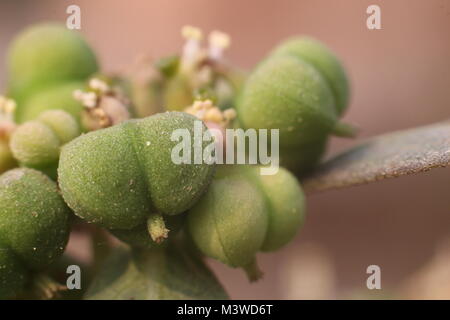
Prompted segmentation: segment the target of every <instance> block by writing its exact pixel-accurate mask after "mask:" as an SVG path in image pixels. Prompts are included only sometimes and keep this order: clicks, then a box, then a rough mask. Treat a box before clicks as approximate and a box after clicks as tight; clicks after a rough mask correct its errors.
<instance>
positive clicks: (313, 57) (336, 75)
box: [271, 37, 350, 115]
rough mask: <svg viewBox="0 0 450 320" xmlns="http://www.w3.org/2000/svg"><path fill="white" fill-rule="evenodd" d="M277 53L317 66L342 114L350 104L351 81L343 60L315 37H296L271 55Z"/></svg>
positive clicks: (284, 43)
mask: <svg viewBox="0 0 450 320" xmlns="http://www.w3.org/2000/svg"><path fill="white" fill-rule="evenodd" d="M277 55H282V56H284V55H292V56H294V57H297V58H300V59H301V60H303V61H305V62H307V63H309V64H311V65H312V66H313V67H314V68H316V69H317V70H318V71H319V72H320V73H321V75H322V76H323V77H324V79H325V80H326V81H327V83H328V85H329V86H330V88H331V90H332V91H333V94H334V97H335V100H336V108H337V111H338V114H339V115H342V113H343V112H344V111H345V109H346V108H347V106H348V101H349V95H350V94H349V91H350V88H349V82H348V79H347V75H346V74H345V70H344V68H343V67H342V64H341V62H340V61H339V60H338V59H337V58H336V55H335V54H334V53H333V52H332V51H331V50H330V49H329V48H327V47H326V46H325V45H324V44H322V43H321V42H319V41H317V40H315V39H313V38H309V37H296V38H292V39H289V40H287V41H284V42H283V43H281V44H280V45H279V46H278V47H277V48H275V50H274V51H273V52H272V53H271V56H277Z"/></svg>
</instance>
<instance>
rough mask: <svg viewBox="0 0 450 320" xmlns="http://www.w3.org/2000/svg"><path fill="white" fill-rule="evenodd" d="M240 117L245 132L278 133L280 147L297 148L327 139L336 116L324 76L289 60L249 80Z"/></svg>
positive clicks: (266, 65)
mask: <svg viewBox="0 0 450 320" xmlns="http://www.w3.org/2000/svg"><path fill="white" fill-rule="evenodd" d="M237 112H238V117H239V121H240V123H241V125H243V126H244V127H245V128H254V129H279V130H280V147H281V148H283V147H295V146H297V145H301V144H305V143H308V142H311V141H314V140H317V139H319V138H320V137H324V136H327V135H328V134H329V133H330V132H331V131H332V129H333V128H334V126H335V124H336V121H337V115H336V110H335V103H334V98H333V95H332V93H331V90H330V88H329V87H328V85H327V83H326V82H325V81H324V79H323V78H322V76H321V75H320V74H319V73H318V72H317V71H316V70H315V69H314V68H313V67H311V66H310V65H309V64H307V63H305V62H303V61H301V60H299V59H296V58H294V57H290V56H276V57H272V58H269V59H268V60H266V61H265V62H263V63H262V64H261V65H260V66H259V67H258V68H257V69H256V70H255V71H254V72H253V73H252V74H251V75H250V77H249V78H248V80H247V82H246V84H245V87H244V89H243V92H242V95H241V97H240V101H239V104H238V106H237Z"/></svg>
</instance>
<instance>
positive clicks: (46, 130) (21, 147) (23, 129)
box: [10, 110, 80, 177]
mask: <svg viewBox="0 0 450 320" xmlns="http://www.w3.org/2000/svg"><path fill="white" fill-rule="evenodd" d="M79 135H80V128H79V126H78V123H77V121H76V120H75V118H74V117H72V116H71V115H70V114H68V113H67V112H64V111H61V110H49V111H45V112H44V113H42V114H41V115H40V116H39V117H38V118H37V119H36V120H32V121H28V122H25V123H24V124H22V125H20V126H19V127H17V129H16V130H14V132H13V134H12V135H11V139H10V147H11V151H12V153H13V155H14V157H15V158H16V159H17V160H18V161H19V163H20V164H21V165H23V166H26V167H30V168H35V169H39V170H43V171H45V172H47V173H48V174H49V175H50V176H51V177H55V176H56V168H57V165H58V160H59V153H60V149H61V146H62V145H64V144H66V143H67V142H69V141H70V140H72V139H74V138H76V137H77V136H79Z"/></svg>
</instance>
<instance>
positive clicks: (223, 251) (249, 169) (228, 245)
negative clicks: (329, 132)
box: [187, 165, 305, 280]
mask: <svg viewBox="0 0 450 320" xmlns="http://www.w3.org/2000/svg"><path fill="white" fill-rule="evenodd" d="M259 169H260V167H259V166H238V165H235V166H221V167H220V168H219V170H218V172H217V175H216V177H215V179H214V180H213V183H212V184H211V186H210V188H209V189H208V191H207V193H206V194H205V195H204V196H203V197H202V198H201V200H200V201H199V202H197V204H195V206H194V207H193V208H191V209H190V210H189V212H188V221H187V224H188V230H189V233H190V235H191V236H192V239H193V240H194V242H195V244H196V245H197V247H198V248H199V249H200V251H201V252H202V253H203V254H205V255H206V256H209V257H212V258H215V259H217V260H219V261H221V262H223V263H225V264H227V265H230V266H232V267H242V268H244V269H245V270H246V271H247V273H248V275H249V278H250V279H251V280H255V279H256V278H257V276H258V275H257V274H255V270H253V268H254V267H255V266H254V262H255V255H256V253H257V252H258V251H274V250H277V249H279V248H280V247H282V246H283V245H285V244H286V243H288V242H289V241H290V240H292V238H293V237H294V236H295V234H296V232H297V230H298V228H299V227H300V225H301V224H302V222H303V216H304V212H305V207H304V203H305V199H304V195H303V192H302V190H301V188H300V186H299V184H298V182H297V180H296V179H295V177H293V176H292V175H291V174H290V173H289V172H288V171H286V170H284V169H282V168H280V169H279V171H278V173H276V174H275V175H271V176H262V175H260V171H259Z"/></svg>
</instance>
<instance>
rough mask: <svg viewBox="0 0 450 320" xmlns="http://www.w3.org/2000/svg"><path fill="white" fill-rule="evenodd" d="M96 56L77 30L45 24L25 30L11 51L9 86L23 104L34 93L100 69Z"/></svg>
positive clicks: (9, 55) (12, 45) (9, 57)
mask: <svg viewBox="0 0 450 320" xmlns="http://www.w3.org/2000/svg"><path fill="white" fill-rule="evenodd" d="M97 70H98V65H97V60H96V57H95V55H94V53H93V51H92V50H91V48H90V47H89V45H88V44H87V43H86V41H85V40H84V39H83V37H82V36H81V35H80V34H79V33H78V32H76V31H73V30H69V29H67V28H66V27H65V26H64V25H60V24H56V23H45V24H38V25H33V26H31V27H29V28H27V29H25V30H24V31H22V32H21V33H20V34H19V35H18V36H17V37H16V38H15V39H14V41H13V43H12V44H11V47H10V49H9V54H8V73H9V89H10V93H11V95H12V97H13V98H14V99H16V100H18V102H19V106H20V104H21V103H22V102H23V101H24V99H25V98H27V97H30V96H31V95H32V94H34V93H36V92H38V91H40V90H42V88H48V87H51V86H54V85H58V84H61V83H64V82H67V81H74V80H80V81H83V80H85V79H87V78H88V77H89V76H90V75H91V74H93V73H95V72H97Z"/></svg>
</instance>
